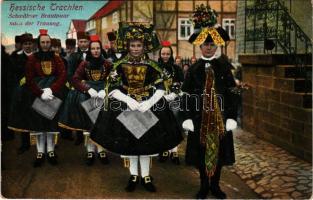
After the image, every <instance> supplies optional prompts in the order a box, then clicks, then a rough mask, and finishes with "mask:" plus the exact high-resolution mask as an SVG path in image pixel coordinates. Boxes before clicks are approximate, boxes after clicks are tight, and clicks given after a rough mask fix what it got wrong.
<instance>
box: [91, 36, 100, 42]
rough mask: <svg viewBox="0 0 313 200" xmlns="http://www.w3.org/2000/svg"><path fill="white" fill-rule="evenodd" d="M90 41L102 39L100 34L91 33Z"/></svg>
mask: <svg viewBox="0 0 313 200" xmlns="http://www.w3.org/2000/svg"><path fill="white" fill-rule="evenodd" d="M90 41H91V42H96V41H100V38H99V36H98V35H90Z"/></svg>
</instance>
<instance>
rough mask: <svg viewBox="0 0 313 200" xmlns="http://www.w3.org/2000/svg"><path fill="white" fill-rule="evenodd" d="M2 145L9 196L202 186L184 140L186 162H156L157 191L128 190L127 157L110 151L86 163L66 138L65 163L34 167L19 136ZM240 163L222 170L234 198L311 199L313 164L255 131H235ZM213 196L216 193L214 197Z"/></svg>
mask: <svg viewBox="0 0 313 200" xmlns="http://www.w3.org/2000/svg"><path fill="white" fill-rule="evenodd" d="M16 138H17V139H15V140H13V141H7V142H5V143H4V144H3V152H2V166H4V170H2V180H1V185H2V186H1V189H2V190H1V192H2V195H3V196H4V197H6V198H160V199H169V198H181V199H190V198H194V195H195V193H196V192H197V190H198V189H199V174H198V172H197V170H195V169H194V168H192V167H190V166H186V165H185V164H184V160H183V158H184V156H183V153H184V147H185V142H184V143H183V144H182V145H181V147H180V151H181V152H180V157H181V161H182V164H181V165H179V166H175V165H173V164H172V163H170V162H168V163H159V162H158V161H157V160H156V159H154V161H153V167H152V169H151V175H152V176H153V177H154V179H155V181H154V182H155V185H156V186H157V192H156V193H149V192H146V191H145V190H144V189H143V188H142V187H138V189H137V190H136V192H134V193H127V192H125V191H124V187H125V185H126V182H127V180H128V177H129V173H128V170H127V169H125V168H123V163H122V160H121V159H120V158H119V157H118V156H116V155H112V154H110V161H111V163H110V164H109V165H106V166H104V165H102V164H101V163H100V162H96V163H95V165H94V166H92V167H87V166H85V165H84V160H83V155H84V152H85V151H84V147H83V146H75V145H74V144H73V142H70V141H66V140H65V141H64V140H63V141H61V142H60V144H59V146H58V148H57V153H58V155H59V162H60V164H59V165H58V166H56V167H52V166H50V165H49V163H45V164H44V166H43V167H41V168H39V169H34V168H33V167H32V166H31V162H32V159H33V158H34V155H35V148H34V147H32V149H31V150H30V151H28V152H26V153H25V154H23V155H19V156H18V155H17V154H16V149H17V146H18V141H17V140H18V137H16ZM234 141H235V152H236V164H235V165H234V166H233V167H227V168H224V169H223V172H222V180H221V187H222V189H223V190H224V191H225V192H226V193H227V195H228V198H231V199H258V198H266V199H272V198H274V199H308V198H310V197H311V193H312V165H311V163H307V162H305V161H303V160H300V159H298V158H296V157H294V156H292V155H290V154H289V153H287V152H286V151H284V150H282V149H281V148H279V147H276V146H274V145H272V144H269V143H267V142H265V141H262V140H259V139H258V138H256V137H255V136H254V135H252V134H250V133H247V132H244V131H242V130H237V131H235V132H234ZM209 198H212V196H209Z"/></svg>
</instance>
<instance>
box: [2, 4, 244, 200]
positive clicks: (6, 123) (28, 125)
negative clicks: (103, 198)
mask: <svg viewBox="0 0 313 200" xmlns="http://www.w3.org/2000/svg"><path fill="white" fill-rule="evenodd" d="M203 14H205V15H203ZM195 16H197V17H196V18H194V22H195V23H194V24H195V32H194V33H193V34H192V35H191V36H190V38H189V42H190V43H191V44H193V45H196V46H199V48H200V51H201V54H202V55H201V57H200V58H199V59H196V57H194V56H193V57H192V58H191V60H190V63H184V64H183V65H182V64H181V60H182V59H181V57H179V56H176V58H174V55H173V49H172V47H171V46H172V45H171V43H170V42H169V41H161V42H160V41H159V39H158V37H157V34H156V33H155V31H154V30H153V25H151V24H145V23H137V22H127V23H126V22H120V24H119V30H118V31H117V32H109V33H107V37H108V40H109V41H110V46H109V48H103V47H102V44H103V43H102V42H101V40H100V37H99V36H97V35H88V34H87V33H86V32H78V34H77V49H76V40H75V39H66V41H65V43H66V48H65V51H64V50H63V49H62V48H61V41H60V40H59V39H56V38H52V37H51V36H50V35H49V33H48V30H45V29H40V33H39V36H38V37H37V38H33V36H32V34H29V33H24V34H22V35H21V36H16V37H15V43H16V50H15V51H14V52H13V53H12V54H11V55H7V54H5V53H4V52H5V49H4V47H3V46H2V52H3V53H2V58H1V59H2V63H3V65H4V67H3V69H4V71H3V72H2V74H4V76H5V78H4V79H2V81H4V84H2V85H3V86H4V87H3V88H6V89H4V90H2V91H3V92H5V94H6V95H2V97H3V98H5V99H3V100H2V102H6V103H7V105H10V106H9V107H8V106H5V108H8V109H4V110H3V112H4V113H3V116H5V117H4V118H3V123H2V124H3V127H7V128H8V129H6V130H3V131H2V132H3V134H4V136H3V137H4V138H7V137H10V134H12V133H20V136H19V137H20V139H21V145H20V147H19V149H18V153H19V154H22V153H23V152H25V151H27V150H28V149H29V148H30V140H31V138H35V141H36V147H37V154H36V156H35V160H34V162H33V166H34V167H40V166H42V163H43V162H44V160H45V159H47V160H48V162H49V163H50V164H51V165H57V164H58V160H57V154H56V152H55V145H56V141H57V139H56V138H58V137H59V135H60V136H61V138H63V139H68V140H74V137H73V136H75V138H76V140H75V144H76V145H80V144H83V143H84V144H85V146H86V156H85V159H86V165H88V166H91V165H93V163H94V161H95V158H96V157H98V158H99V159H100V161H101V163H103V164H109V158H108V156H107V151H110V152H114V153H117V154H119V155H121V157H122V158H123V159H124V161H125V162H124V163H125V164H126V166H127V167H128V168H129V172H130V177H129V180H128V182H127V185H126V188H125V189H126V191H127V192H132V191H134V190H135V189H136V187H137V184H138V183H139V182H141V184H142V185H143V187H144V188H145V189H146V190H147V191H150V192H155V191H156V187H155V185H154V184H153V178H152V177H151V175H150V167H151V166H150V163H151V159H152V158H153V157H155V156H158V160H159V161H160V162H166V160H168V159H170V160H171V161H172V162H173V163H174V164H177V165H179V164H180V159H179V155H178V148H179V144H180V143H181V141H182V140H183V135H182V134H183V133H184V132H186V131H188V132H189V134H188V138H187V148H186V157H185V161H186V163H187V164H190V165H194V166H196V167H197V168H198V169H199V172H200V180H201V181H200V190H199V192H198V193H197V196H196V197H197V198H200V199H203V198H206V196H207V195H208V193H209V191H211V193H212V194H213V195H214V196H215V197H217V198H226V194H225V193H224V192H223V191H222V190H221V188H220V186H219V180H220V176H221V170H222V166H224V165H231V164H233V163H234V162H235V159H234V147H233V139H232V130H233V129H235V128H236V118H237V103H238V95H237V94H236V92H234V91H235V89H236V83H235V79H234V77H233V75H232V73H231V70H232V65H231V64H230V63H229V62H228V59H227V57H226V56H224V55H223V54H222V53H221V49H222V48H223V46H224V45H225V43H226V42H227V41H228V40H229V36H228V35H227V33H226V31H225V30H224V29H223V28H222V27H221V26H219V25H218V24H216V17H217V16H216V14H215V12H214V11H213V10H212V9H210V8H208V7H205V6H204V5H201V6H199V7H197V9H196V11H195ZM206 16H211V17H210V18H207V17H206ZM199 18H200V21H199ZM202 19H203V20H202ZM204 22H205V23H204ZM155 51H158V53H159V54H158V55H159V56H158V60H156V61H155V60H152V59H150V58H149V56H148V54H149V53H151V52H155ZM2 108H4V106H2ZM84 141H85V142H84Z"/></svg>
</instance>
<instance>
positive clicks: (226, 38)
mask: <svg viewBox="0 0 313 200" xmlns="http://www.w3.org/2000/svg"><path fill="white" fill-rule="evenodd" d="M216 30H217V32H218V33H219V34H220V36H221V37H222V39H223V40H224V41H225V42H226V41H229V40H230V38H229V35H228V34H227V32H226V31H225V30H224V29H223V28H222V27H218V28H216ZM200 33H201V31H200V32H197V33H193V34H192V35H191V36H190V37H189V39H188V42H189V43H191V44H192V43H193V42H194V41H195V40H196V39H197V37H198V36H199V34H200ZM204 42H214V41H213V39H212V37H211V35H210V34H208V36H207V38H206V39H205V41H204Z"/></svg>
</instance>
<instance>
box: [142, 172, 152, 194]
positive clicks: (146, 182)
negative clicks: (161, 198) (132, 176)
mask: <svg viewBox="0 0 313 200" xmlns="http://www.w3.org/2000/svg"><path fill="white" fill-rule="evenodd" d="M141 184H142V185H143V187H144V188H145V189H146V190H147V191H149V192H156V188H155V186H154V185H153V183H152V177H150V176H145V177H143V178H142V179H141Z"/></svg>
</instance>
